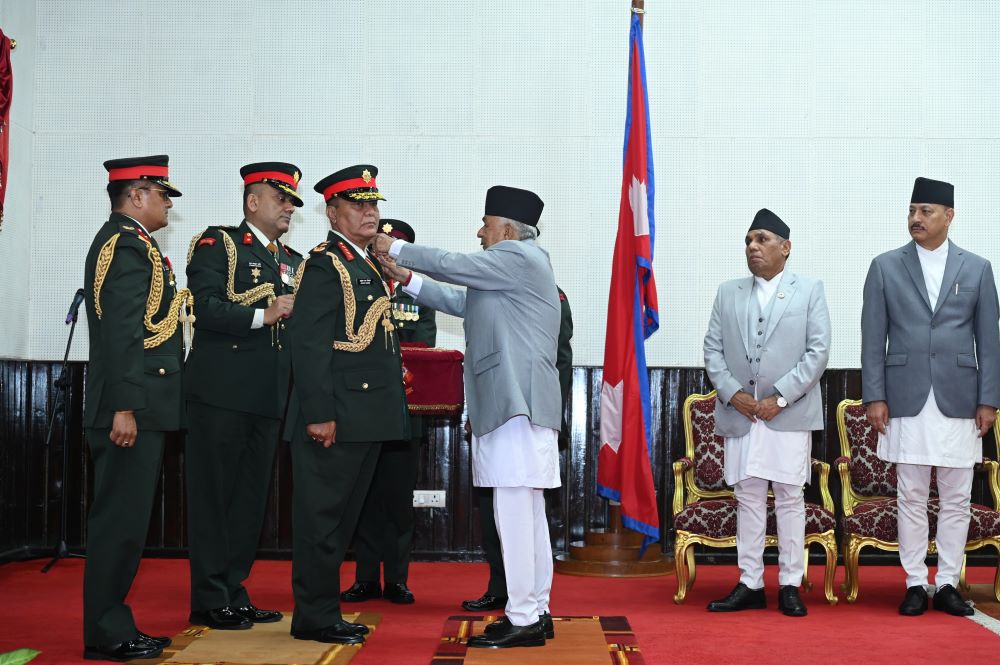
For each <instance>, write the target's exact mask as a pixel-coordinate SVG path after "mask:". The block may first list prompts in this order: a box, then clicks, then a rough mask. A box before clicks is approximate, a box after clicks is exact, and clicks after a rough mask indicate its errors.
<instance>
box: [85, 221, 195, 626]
mask: <svg viewBox="0 0 1000 665" xmlns="http://www.w3.org/2000/svg"><path fill="white" fill-rule="evenodd" d="M84 291H85V292H86V303H87V324H88V328H89V332H90V363H89V365H88V368H87V384H86V399H85V400H84V401H85V407H84V422H83V424H84V427H85V428H86V434H87V442H88V445H89V448H90V455H91V459H92V460H93V463H94V496H93V500H92V501H91V504H90V513H89V516H88V521H87V565H86V571H85V573H84V582H83V613H84V629H83V630H84V644H87V645H92V646H97V645H112V644H118V643H120V642H124V641H128V640H132V639H135V638H136V637H137V635H138V632H137V629H136V626H135V620H134V619H133V617H132V611H131V609H130V608H129V606H128V605H126V604H125V597H126V596H127V595H128V592H129V588H130V587H131V586H132V580H133V579H134V578H135V574H136V571H137V570H138V567H139V560H140V558H141V557H142V548H143V545H144V544H145V542H146V532H147V530H148V528H149V517H150V514H151V512H152V508H153V496H154V493H155V491H156V484H157V481H158V480H159V475H160V463H161V459H162V457H163V440H164V432H168V431H174V430H178V429H181V428H182V427H183V426H184V418H183V401H182V399H181V366H182V362H183V354H184V350H183V332H182V327H181V326H180V325H179V321H178V318H179V316H181V315H183V312H184V306H185V305H186V304H187V292H186V291H182V292H178V291H177V288H176V286H175V280H174V274H173V270H172V269H171V268H170V263H169V262H168V261H167V260H165V259H164V257H163V256H162V254H161V253H160V248H159V245H157V243H156V240H154V239H153V238H152V237H150V236H149V235H148V234H147V233H146V231H145V230H144V229H143V228H142V227H141V226H140V225H139V224H138V223H137V222H136V221H135V220H134V219H132V218H130V217H127V216H125V215H122V214H119V213H112V214H111V217H110V219H109V220H108V221H107V223H105V224H104V225H103V226H102V227H101V229H100V230H99V231H98V232H97V235H96V237H95V238H94V241H93V243H92V244H91V246H90V251H89V252H88V254H87V259H86V264H85V270H84ZM116 411H134V414H135V421H136V426H137V428H138V436H137V437H136V440H135V443H134V445H133V446H131V447H128V448H123V447H118V446H116V445H115V444H113V443H112V442H111V440H110V438H109V435H110V433H111V428H112V421H113V420H114V414H115V412H116Z"/></svg>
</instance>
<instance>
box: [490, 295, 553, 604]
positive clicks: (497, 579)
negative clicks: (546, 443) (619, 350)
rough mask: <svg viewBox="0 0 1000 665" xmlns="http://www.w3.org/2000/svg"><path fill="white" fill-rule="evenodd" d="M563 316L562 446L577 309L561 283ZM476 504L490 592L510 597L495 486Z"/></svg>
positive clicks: (494, 594)
mask: <svg viewBox="0 0 1000 665" xmlns="http://www.w3.org/2000/svg"><path fill="white" fill-rule="evenodd" d="M556 288H558V289H559V305H560V307H561V318H560V320H559V340H558V346H557V347H556V370H557V371H558V372H559V389H560V392H561V393H562V405H563V417H562V431H561V432H560V433H559V439H560V447H562V446H564V445H566V444H567V443H568V439H569V423H568V422H567V421H566V405H567V404H568V403H569V398H570V395H569V393H570V389H571V388H572V386H573V347H572V346H571V345H570V340H571V339H572V338H573V311H572V310H571V309H570V306H569V298H567V297H566V292H565V291H563V290H562V289H561V288H559V287H558V286H557V287H556ZM473 489H474V491H475V493H476V504H477V505H478V507H479V526H480V528H481V529H482V532H483V554H484V556H485V557H486V563H488V564H489V566H490V581H489V584H488V586H487V588H486V593H487V594H489V595H491V596H496V597H498V598H506V597H507V575H506V573H505V572H504V568H503V552H502V550H501V548H500V534H499V533H497V524H496V519H495V517H494V514H493V488H492V487H475V488H473Z"/></svg>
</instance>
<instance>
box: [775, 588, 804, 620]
mask: <svg viewBox="0 0 1000 665" xmlns="http://www.w3.org/2000/svg"><path fill="white" fill-rule="evenodd" d="M778 609H779V610H781V613H782V614H784V615H785V616H789V617H804V616H805V615H806V614H808V612H807V611H806V604H805V603H803V602H802V596H800V595H799V588H798V587H796V586H792V585H791V584H786V585H785V586H783V587H781V588H780V589H778Z"/></svg>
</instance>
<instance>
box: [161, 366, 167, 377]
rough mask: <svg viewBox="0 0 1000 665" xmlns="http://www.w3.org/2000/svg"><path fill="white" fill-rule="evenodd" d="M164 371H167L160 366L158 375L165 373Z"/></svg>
mask: <svg viewBox="0 0 1000 665" xmlns="http://www.w3.org/2000/svg"><path fill="white" fill-rule="evenodd" d="M166 373H167V370H165V369H163V368H162V367H161V368H160V376H163V375H164V374H166Z"/></svg>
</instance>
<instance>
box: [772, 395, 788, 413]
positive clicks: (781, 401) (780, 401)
mask: <svg viewBox="0 0 1000 665" xmlns="http://www.w3.org/2000/svg"><path fill="white" fill-rule="evenodd" d="M774 394H775V396H776V397H777V398H778V400H777V404H778V408H780V409H783V408H785V407H786V406H788V400H787V399H785V398H784V397H782V396H781V393H774Z"/></svg>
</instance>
